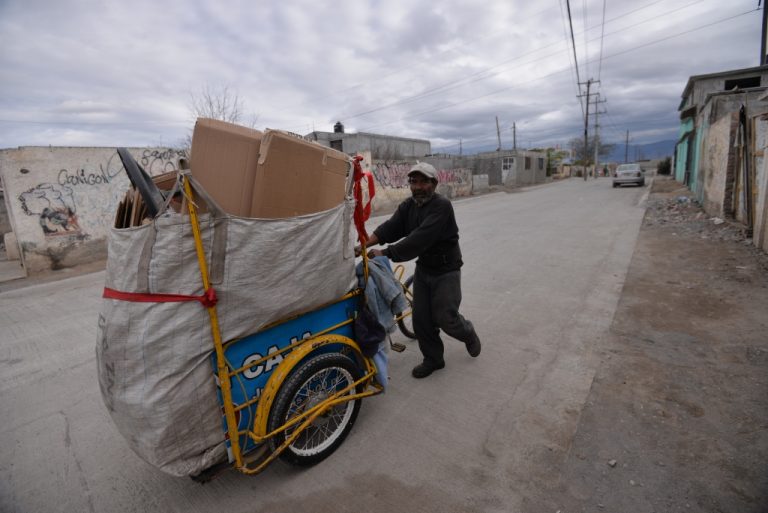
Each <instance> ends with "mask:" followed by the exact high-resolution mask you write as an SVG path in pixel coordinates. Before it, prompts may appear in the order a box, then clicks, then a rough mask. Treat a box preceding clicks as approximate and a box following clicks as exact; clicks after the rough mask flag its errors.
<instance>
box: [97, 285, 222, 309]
mask: <svg viewBox="0 0 768 513" xmlns="http://www.w3.org/2000/svg"><path fill="white" fill-rule="evenodd" d="M102 297H105V298H107V299H119V300H120V301H133V302H135V303H177V302H184V301H199V302H200V304H202V305H203V306H204V307H206V308H211V307H213V306H216V302H217V301H218V300H219V299H218V298H217V297H216V291H215V290H213V287H211V288H209V289H208V290H206V291H205V293H204V294H203V295H202V296H185V295H183V294H149V293H141V292H121V291H119V290H115V289H110V288H109V287H104V295H103V296H102Z"/></svg>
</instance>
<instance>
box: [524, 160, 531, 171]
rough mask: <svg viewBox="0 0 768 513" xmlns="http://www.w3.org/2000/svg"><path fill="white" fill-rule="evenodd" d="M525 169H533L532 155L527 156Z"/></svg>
mask: <svg viewBox="0 0 768 513" xmlns="http://www.w3.org/2000/svg"><path fill="white" fill-rule="evenodd" d="M525 169H531V157H525Z"/></svg>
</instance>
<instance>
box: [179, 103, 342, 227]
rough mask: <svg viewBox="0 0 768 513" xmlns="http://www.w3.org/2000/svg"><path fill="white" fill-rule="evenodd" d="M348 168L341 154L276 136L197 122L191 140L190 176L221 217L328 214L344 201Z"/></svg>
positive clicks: (208, 121)
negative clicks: (209, 198)
mask: <svg viewBox="0 0 768 513" xmlns="http://www.w3.org/2000/svg"><path fill="white" fill-rule="evenodd" d="M350 164H351V160H350V158H349V157H348V156H347V155H346V154H344V153H342V152H339V151H336V150H333V149H331V148H326V147H325V146H322V145H320V144H317V143H314V142H311V141H307V140H305V139H303V138H301V137H299V136H296V135H293V134H290V133H288V132H282V131H278V130H267V131H266V132H261V131H259V130H254V129H251V128H246V127H242V126H238V125H234V124H232V123H226V122H224V121H218V120H214V119H207V118H200V119H198V120H197V123H196V124H195V131H194V133H193V135H192V152H191V158H190V167H191V170H192V175H193V176H194V177H195V178H196V179H197V180H198V181H199V182H200V184H201V185H202V186H203V187H204V188H205V190H206V191H207V192H208V193H209V194H210V195H211V196H212V197H213V199H214V200H216V202H217V203H219V205H220V206H221V207H222V208H223V209H224V211H225V212H227V213H229V214H232V215H235V216H240V217H255V218H267V219H270V218H286V217H295V216H300V215H304V214H311V213H314V212H321V211H324V210H328V209H330V208H333V207H335V206H337V205H339V204H340V203H342V202H343V201H344V197H345V194H346V186H347V183H348V182H347V180H348V175H349V170H350V167H351V165H350Z"/></svg>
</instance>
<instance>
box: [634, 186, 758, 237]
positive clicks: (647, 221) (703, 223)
mask: <svg viewBox="0 0 768 513" xmlns="http://www.w3.org/2000/svg"><path fill="white" fill-rule="evenodd" d="M643 225H644V226H669V227H672V228H674V230H675V232H676V233H678V234H679V235H693V236H696V235H698V236H699V237H701V238H702V239H715V240H722V241H733V242H750V241H748V239H747V238H746V233H745V229H744V226H742V225H741V224H739V223H736V222H732V221H728V220H725V219H722V218H719V217H712V216H709V215H707V213H706V212H704V210H703V209H702V208H701V205H699V203H698V202H697V201H696V200H695V199H694V198H692V197H691V196H689V195H686V194H681V195H679V196H675V197H673V198H651V199H650V200H649V201H648V206H647V209H646V212H645V218H644V219H643Z"/></svg>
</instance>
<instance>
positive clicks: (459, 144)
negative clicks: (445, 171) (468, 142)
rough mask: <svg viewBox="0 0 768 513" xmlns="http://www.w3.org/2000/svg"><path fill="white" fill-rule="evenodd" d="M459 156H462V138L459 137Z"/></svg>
mask: <svg viewBox="0 0 768 513" xmlns="http://www.w3.org/2000/svg"><path fill="white" fill-rule="evenodd" d="M459 156H461V139H459Z"/></svg>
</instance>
